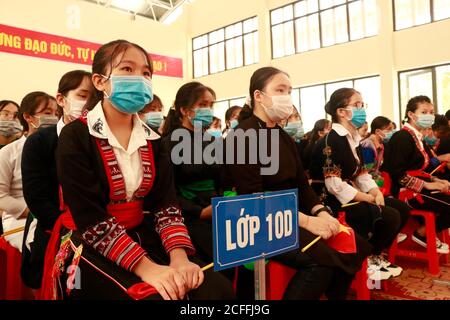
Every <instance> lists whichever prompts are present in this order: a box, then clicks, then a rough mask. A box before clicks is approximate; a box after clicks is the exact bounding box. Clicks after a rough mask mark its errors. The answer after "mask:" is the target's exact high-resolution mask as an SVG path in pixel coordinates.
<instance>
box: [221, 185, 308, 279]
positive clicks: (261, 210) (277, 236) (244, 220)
mask: <svg viewBox="0 0 450 320" xmlns="http://www.w3.org/2000/svg"><path fill="white" fill-rule="evenodd" d="M297 204H298V191H297V189H292V190H284V191H276V192H266V193H257V194H251V195H242V196H236V197H222V198H213V199H212V209H213V246H214V270H216V271H218V270H223V269H227V268H231V267H235V266H239V265H242V264H245V263H249V262H252V261H255V260H258V259H263V258H269V257H272V256H276V255H279V254H281V253H283V252H286V251H291V250H294V249H298V247H299V240H298V209H297Z"/></svg>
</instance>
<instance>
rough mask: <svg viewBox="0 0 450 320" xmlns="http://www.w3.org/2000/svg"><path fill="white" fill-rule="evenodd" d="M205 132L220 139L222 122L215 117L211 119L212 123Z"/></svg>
mask: <svg viewBox="0 0 450 320" xmlns="http://www.w3.org/2000/svg"><path fill="white" fill-rule="evenodd" d="M206 132H208V134H209V135H211V136H213V137H214V138H217V139H218V138H220V137H222V120H220V119H219V118H217V117H213V121H212V122H211V125H210V126H209V128H208V130H206Z"/></svg>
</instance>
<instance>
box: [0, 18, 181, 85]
mask: <svg viewBox="0 0 450 320" xmlns="http://www.w3.org/2000/svg"><path fill="white" fill-rule="evenodd" d="M100 46H101V45H100V44H98V43H93V42H88V41H82V40H76V39H71V38H66V37H61V36H56V35H52V34H48V33H42V32H35V31H31V30H25V29H20V28H15V27H11V26H6V25H4V24H0V52H8V53H14V54H20V55H25V56H30V57H36V58H43V59H50V60H58V61H66V62H72V63H78V64H85V65H92V60H93V59H94V55H95V52H96V50H97V49H98V48H100ZM149 56H150V58H151V60H152V63H153V70H154V74H156V75H160V76H167V77H175V78H183V60H182V59H179V58H172V57H167V56H161V55H157V54H153V53H149Z"/></svg>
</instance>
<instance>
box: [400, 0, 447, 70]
mask: <svg viewBox="0 0 450 320" xmlns="http://www.w3.org/2000/svg"><path fill="white" fill-rule="evenodd" d="M428 1H429V4H430V22H425V23H422V24H413V25H412V26H410V27H406V28H402V29H397V8H396V5H395V3H396V1H395V0H392V1H391V3H392V12H393V17H392V19H393V20H394V21H393V22H394V32H399V31H403V30H408V29H412V28H416V27H422V26H426V25H428V24H431V23H435V22H439V21H445V20H448V19H450V16H449V17H447V18H444V19H439V20H436V19H435V15H434V0H428ZM411 71H413V70H411Z"/></svg>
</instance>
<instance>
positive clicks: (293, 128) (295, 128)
mask: <svg viewBox="0 0 450 320" xmlns="http://www.w3.org/2000/svg"><path fill="white" fill-rule="evenodd" d="M283 129H284V131H286V132H287V134H288V135H290V136H291V137H293V138H295V139H296V140H299V139H301V138H302V137H303V136H304V135H305V130H304V129H303V123H302V122H301V121H294V122H289V123H288V124H286V125H285V126H284V128H283Z"/></svg>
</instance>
